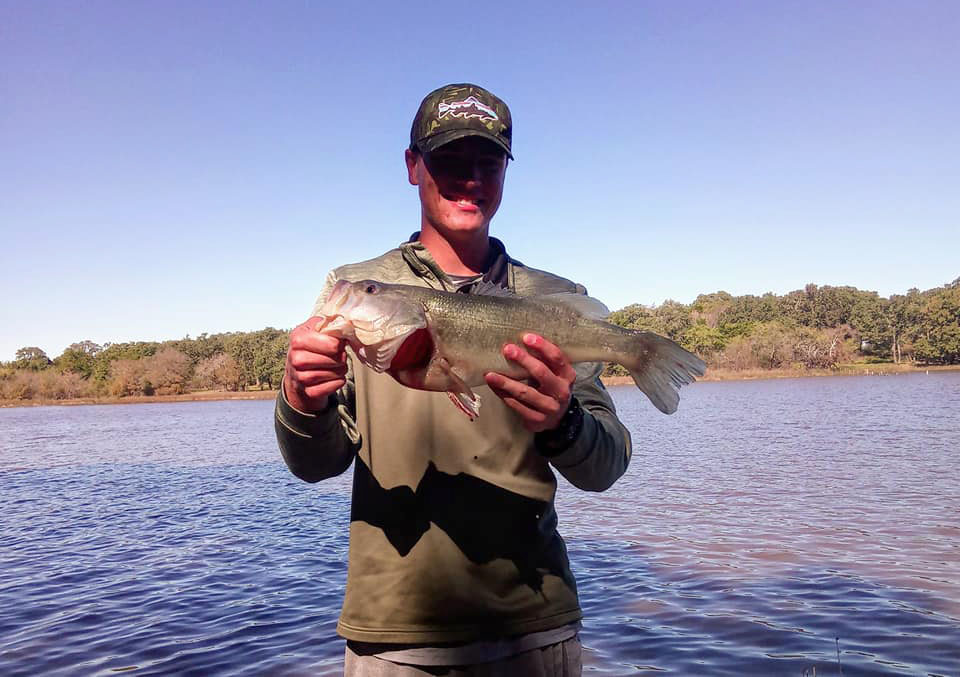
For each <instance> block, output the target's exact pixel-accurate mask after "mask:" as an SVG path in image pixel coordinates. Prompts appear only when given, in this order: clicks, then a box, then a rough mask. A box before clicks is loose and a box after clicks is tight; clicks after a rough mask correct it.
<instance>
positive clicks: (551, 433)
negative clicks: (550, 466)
mask: <svg viewBox="0 0 960 677" xmlns="http://www.w3.org/2000/svg"><path fill="white" fill-rule="evenodd" d="M581 430H583V409H582V408H581V407H580V401H579V400H578V399H577V398H576V397H571V398H570V405H569V406H568V407H567V410H566V411H565V412H564V414H563V418H561V419H560V423H559V424H558V425H557V427H556V428H554V429H553V430H544V431H543V432H539V433H537V434H536V435H534V437H533V441H534V444H535V445H536V447H537V451H539V452H540V454H541V455H543V456H546V457H547V458H550V457H552V456H556V455H558V454H560V453H563V452H564V451H566V450H567V449H569V448H570V447H571V446H572V445H573V443H574V442H576V441H577V438H578V437H580V431H581Z"/></svg>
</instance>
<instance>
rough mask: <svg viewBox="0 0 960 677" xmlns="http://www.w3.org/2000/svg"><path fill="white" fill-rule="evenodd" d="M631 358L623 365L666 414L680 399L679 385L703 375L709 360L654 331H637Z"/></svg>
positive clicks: (670, 412) (630, 352) (639, 386)
mask: <svg viewBox="0 0 960 677" xmlns="http://www.w3.org/2000/svg"><path fill="white" fill-rule="evenodd" d="M631 344H632V345H631V349H630V350H629V357H628V359H626V360H624V361H623V363H622V364H623V365H624V366H625V367H626V368H627V369H628V370H629V371H630V376H632V377H633V381H634V383H636V384H637V387H638V388H639V389H640V390H642V391H643V394H644V395H646V396H647V397H649V398H650V401H651V402H653V406H655V407H656V408H657V409H659V410H660V411H662V412H663V413H664V414H672V413H673V412H675V411H676V410H677V405H678V404H679V403H680V388H681V386H685V385H688V384H690V383H693V382H694V381H696V380H697V379H696V377H697V376H703V374H704V372H705V370H706V366H707V365H706V363H705V362H704V361H703V360H701V359H700V358H699V357H697V356H696V355H694V354H693V353H691V352H690V351H688V350H684V349H683V348H681V347H680V346H679V345H677V344H676V343H674V342H673V341H671V340H670V339H668V338H664V337H662V336H658V335H657V334H654V333H652V332H647V331H644V332H634V336H633V337H632V340H631Z"/></svg>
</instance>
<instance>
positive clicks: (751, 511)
mask: <svg viewBox="0 0 960 677" xmlns="http://www.w3.org/2000/svg"><path fill="white" fill-rule="evenodd" d="M613 394H614V397H615V399H616V401H617V403H618V407H619V408H620V411H621V414H622V416H623V418H624V420H625V421H626V422H627V423H628V425H629V426H630V428H631V430H632V431H633V436H634V449H635V451H634V458H633V461H632V463H631V467H630V469H629V470H628V472H627V475H626V476H625V477H624V478H623V479H621V481H620V482H618V483H617V485H615V486H614V487H613V488H612V489H611V490H610V491H608V492H605V493H603V494H587V493H583V492H580V491H577V490H576V489H573V488H571V487H569V486H566V485H562V486H561V490H560V495H559V498H558V503H559V506H558V511H559V512H560V520H561V525H560V527H561V531H562V533H563V534H564V536H565V538H566V540H567V543H568V546H569V550H570V556H571V559H572V560H573V569H574V572H575V574H576V575H577V579H578V581H579V586H580V593H581V599H582V603H583V606H584V610H585V613H586V616H587V617H586V620H585V622H584V630H583V634H582V637H583V641H584V644H585V648H586V655H585V673H586V674H591V673H592V672H596V673H600V674H611V675H622V674H634V673H637V672H671V673H673V674H678V675H694V674H702V675H744V674H766V675H781V674H783V675H798V676H799V675H803V674H812V670H813V669H814V668H816V674H817V675H821V676H822V675H838V674H840V672H839V669H838V666H837V662H838V655H837V653H838V650H839V660H840V663H841V664H842V667H843V674H844V675H848V676H849V675H878V674H881V675H906V674H939V675H957V674H960V649H958V648H957V647H960V478H958V470H960V468H958V465H957V462H956V461H955V460H954V459H955V458H956V454H957V450H958V449H960V416H958V415H957V414H956V412H957V411H960V373H956V372H955V373H937V374H931V375H929V376H927V375H922V374H920V375H910V376H888V377H848V378H836V379H833V378H830V379H803V380H784V381H756V382H737V383H706V384H697V385H695V386H693V387H691V388H688V389H685V391H684V394H683V401H682V404H681V407H680V411H679V412H678V413H677V414H676V415H674V416H672V417H666V416H663V415H661V414H659V413H658V412H656V411H655V410H654V409H653V408H652V406H651V405H650V404H649V403H648V402H647V401H646V400H645V399H644V398H643V396H642V395H640V394H639V393H637V391H635V390H634V389H633V388H626V387H625V388H616V389H614V391H613ZM454 413H455V412H454ZM271 415H272V404H271V403H269V402H246V401H242V402H207V403H180V404H157V405H142V406H99V407H74V408H64V407H55V408H29V409H11V410H0V514H2V515H3V530H2V531H0V673H2V674H4V675H21V674H22V675H33V674H41V673H42V674H63V675H74V674H113V673H114V672H116V671H117V670H121V669H135V671H136V673H137V674H171V673H183V672H194V673H196V674H251V675H252V674H279V675H306V674H311V675H315V674H337V672H339V669H340V661H341V657H342V651H343V644H342V641H341V640H338V639H336V638H335V636H334V625H335V622H336V616H337V613H338V611H339V605H340V601H341V596H342V586H343V583H344V579H345V572H344V563H345V560H346V545H347V541H346V530H347V522H348V500H349V473H348V474H347V475H345V476H343V477H340V478H336V479H334V480H331V481H328V482H324V483H321V484H318V485H313V486H310V485H305V484H303V483H301V482H300V481H299V480H296V479H295V478H293V477H292V476H290V475H289V474H288V473H287V471H286V469H285V467H284V466H283V464H282V462H281V461H280V459H279V454H278V452H277V451H276V447H275V442H274V440H273V433H272V427H271V426H272V422H271Z"/></svg>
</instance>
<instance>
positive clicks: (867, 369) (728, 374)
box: [0, 363, 960, 409]
mask: <svg viewBox="0 0 960 677" xmlns="http://www.w3.org/2000/svg"><path fill="white" fill-rule="evenodd" d="M931 371H960V365H936V366H930V367H917V366H913V365H902V364H883V363H881V364H862V365H861V364H858V365H850V366H846V367H842V368H840V369H744V370H739V371H735V370H732V369H708V370H707V373H706V375H705V376H703V377H702V378H699V379H697V381H698V382H701V383H717V382H720V381H755V380H761V379H781V378H813V377H822V376H891V375H895V374H913V373H923V372H931ZM600 380H601V381H602V382H603V384H604V385H605V386H621V385H633V379H632V378H631V377H629V376H603V377H601V379H600ZM276 396H277V391H276V390H248V391H242V392H230V391H219V390H206V391H198V392H192V393H183V394H181V395H150V396H147V395H132V396H128V397H114V396H106V397H75V398H70V399H63V400H46V399H36V400H0V409H9V408H14V407H51V406H64V407H75V406H84V405H96V404H157V403H161V402H163V403H166V402H215V401H222V400H272V399H273V398H275V397H276Z"/></svg>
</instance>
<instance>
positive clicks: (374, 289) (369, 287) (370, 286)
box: [363, 284, 380, 294]
mask: <svg viewBox="0 0 960 677" xmlns="http://www.w3.org/2000/svg"><path fill="white" fill-rule="evenodd" d="M363 291H365V292H367V293H368V294H376V293H377V292H378V291H380V288H379V287H377V285H375V284H368V285H367V288H366V289H364V290H363Z"/></svg>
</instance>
